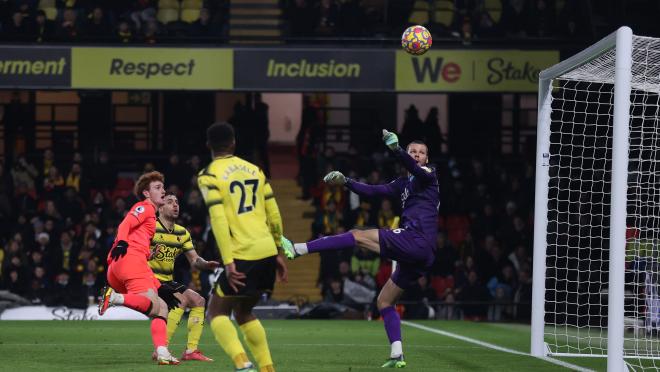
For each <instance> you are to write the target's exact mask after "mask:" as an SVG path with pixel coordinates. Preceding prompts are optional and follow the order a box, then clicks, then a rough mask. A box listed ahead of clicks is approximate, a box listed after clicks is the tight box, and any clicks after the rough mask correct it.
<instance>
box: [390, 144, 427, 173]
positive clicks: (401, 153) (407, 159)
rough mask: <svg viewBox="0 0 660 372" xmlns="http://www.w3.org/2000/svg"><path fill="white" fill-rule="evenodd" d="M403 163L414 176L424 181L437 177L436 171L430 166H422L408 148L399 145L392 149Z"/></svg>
mask: <svg viewBox="0 0 660 372" xmlns="http://www.w3.org/2000/svg"><path fill="white" fill-rule="evenodd" d="M392 151H394V154H395V155H396V157H397V158H399V160H401V163H402V164H403V167H404V168H406V170H408V172H410V174H412V175H413V176H415V177H417V178H419V179H421V180H423V181H432V180H433V179H434V178H435V174H434V173H435V172H434V171H433V169H431V168H429V167H420V166H419V164H417V162H416V161H415V159H413V157H412V156H410V155H409V154H408V153H407V152H406V150H404V149H402V148H401V147H397V148H396V149H394V150H392Z"/></svg>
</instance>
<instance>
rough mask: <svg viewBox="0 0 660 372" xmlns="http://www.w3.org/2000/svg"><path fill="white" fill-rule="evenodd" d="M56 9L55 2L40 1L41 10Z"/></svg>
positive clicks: (53, 0)
mask: <svg viewBox="0 0 660 372" xmlns="http://www.w3.org/2000/svg"><path fill="white" fill-rule="evenodd" d="M46 8H56V5H55V0H39V9H46Z"/></svg>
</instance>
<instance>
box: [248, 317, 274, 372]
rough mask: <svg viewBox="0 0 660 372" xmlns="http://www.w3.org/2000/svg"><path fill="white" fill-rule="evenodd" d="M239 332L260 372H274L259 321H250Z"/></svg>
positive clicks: (263, 330)
mask: <svg viewBox="0 0 660 372" xmlns="http://www.w3.org/2000/svg"><path fill="white" fill-rule="evenodd" d="M241 332H243V336H244V338H245V342H247V344H248V347H249V348H250V351H252V355H254V358H255V359H256V360H257V364H258V365H259V370H260V371H261V372H275V369H274V368H273V360H272V359H271V357H270V350H269V349H268V340H267V339H266V330H265V329H264V327H263V326H262V325H261V322H259V319H255V320H251V321H249V322H247V323H245V324H243V325H241Z"/></svg>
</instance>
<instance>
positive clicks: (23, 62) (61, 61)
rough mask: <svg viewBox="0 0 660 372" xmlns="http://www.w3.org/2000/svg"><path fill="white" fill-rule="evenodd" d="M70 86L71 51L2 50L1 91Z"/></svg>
mask: <svg viewBox="0 0 660 372" xmlns="http://www.w3.org/2000/svg"><path fill="white" fill-rule="evenodd" d="M70 86H71V48H51V47H39V48H35V47H9V46H3V47H0V87H4V88H67V87H70Z"/></svg>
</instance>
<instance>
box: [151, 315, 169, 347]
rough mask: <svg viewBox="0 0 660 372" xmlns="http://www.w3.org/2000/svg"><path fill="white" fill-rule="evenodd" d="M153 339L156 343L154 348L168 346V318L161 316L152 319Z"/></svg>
mask: <svg viewBox="0 0 660 372" xmlns="http://www.w3.org/2000/svg"><path fill="white" fill-rule="evenodd" d="M151 340H152V341H153V343H154V349H158V347H159V346H165V347H166V346H167V320H166V319H165V318H163V317H161V316H156V317H154V318H153V319H151Z"/></svg>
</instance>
